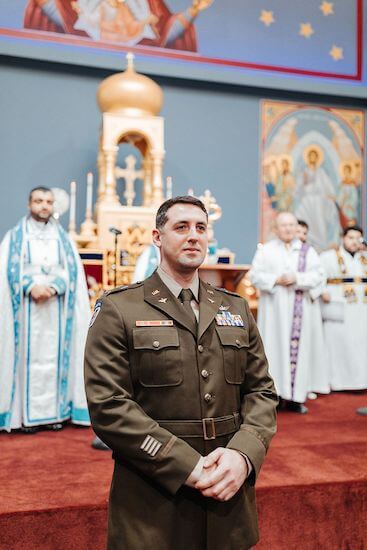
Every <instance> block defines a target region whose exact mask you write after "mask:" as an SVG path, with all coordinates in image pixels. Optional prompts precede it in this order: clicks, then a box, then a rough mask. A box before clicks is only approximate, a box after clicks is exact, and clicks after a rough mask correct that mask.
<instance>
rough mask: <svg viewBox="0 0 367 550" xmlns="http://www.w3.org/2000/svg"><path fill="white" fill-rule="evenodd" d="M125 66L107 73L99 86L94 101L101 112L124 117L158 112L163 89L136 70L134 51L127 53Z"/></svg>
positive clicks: (151, 114) (152, 114) (160, 106)
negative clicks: (120, 70)
mask: <svg viewBox="0 0 367 550" xmlns="http://www.w3.org/2000/svg"><path fill="white" fill-rule="evenodd" d="M126 57H127V69H126V71H124V72H122V73H117V74H114V75H112V76H109V77H108V78H106V79H105V80H103V81H102V83H101V84H100V85H99V87H98V91H97V101H98V105H99V108H100V110H101V111H102V113H114V114H121V115H125V116H126V115H127V116H147V115H149V116H155V115H158V114H159V112H160V110H161V108H162V103H163V92H162V89H161V87H160V86H158V84H157V83H156V82H154V80H152V79H151V78H148V77H147V76H144V75H142V74H139V73H137V72H136V71H135V68H134V64H133V59H134V56H133V54H131V53H129V54H127V56H126Z"/></svg>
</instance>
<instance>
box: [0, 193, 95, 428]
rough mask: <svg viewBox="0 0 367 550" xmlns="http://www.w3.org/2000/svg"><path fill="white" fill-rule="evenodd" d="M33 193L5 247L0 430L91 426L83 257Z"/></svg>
mask: <svg viewBox="0 0 367 550" xmlns="http://www.w3.org/2000/svg"><path fill="white" fill-rule="evenodd" d="M53 203H54V197H53V194H52V191H51V190H50V189H48V188H47V187H37V188H35V189H33V190H32V191H31V193H30V196H29V215H28V216H27V217H25V218H23V219H22V220H20V222H19V223H18V224H17V225H16V226H15V227H14V228H13V229H11V230H10V231H8V233H7V234H6V235H5V238H4V240H3V242H2V243H1V246H0V310H1V316H0V342H1V347H0V388H1V391H0V430H6V431H11V430H13V429H16V428H21V429H22V430H23V431H25V432H27V433H33V432H34V431H36V430H37V429H38V428H39V427H40V426H42V425H43V426H47V427H48V428H50V429H53V430H57V429H60V428H62V422H64V421H66V420H69V419H71V421H72V422H74V423H76V424H84V425H89V415H88V411H87V404H86V398H85V394H84V383H83V352H84V344H85V338H86V333H87V329H88V324H89V319H90V309H89V300H88V291H87V286H86V282H85V277H84V271H83V267H82V265H81V262H80V259H79V256H78V253H77V251H76V249H75V247H74V245H73V243H72V242H71V241H70V239H69V237H68V235H67V234H66V233H65V231H64V230H63V229H62V227H61V226H60V225H58V223H57V222H56V221H55V220H54V219H53V217H52V213H53Z"/></svg>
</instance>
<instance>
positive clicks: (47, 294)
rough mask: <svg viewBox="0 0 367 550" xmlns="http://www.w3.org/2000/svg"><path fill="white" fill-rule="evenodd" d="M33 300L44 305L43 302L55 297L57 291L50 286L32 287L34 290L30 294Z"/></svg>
mask: <svg viewBox="0 0 367 550" xmlns="http://www.w3.org/2000/svg"><path fill="white" fill-rule="evenodd" d="M30 294H31V296H32V299H33V300H34V301H35V302H36V304H42V303H43V302H46V301H47V300H49V299H50V298H52V296H55V294H56V291H55V290H54V289H53V288H52V287H49V286H45V285H34V286H33V287H32V290H31V292H30Z"/></svg>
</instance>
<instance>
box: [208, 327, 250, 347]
mask: <svg viewBox="0 0 367 550" xmlns="http://www.w3.org/2000/svg"><path fill="white" fill-rule="evenodd" d="M216 330H217V333H218V336H219V339H220V341H221V344H222V346H232V347H234V348H239V349H240V348H248V347H249V339H248V332H247V330H245V329H239V328H237V327H216Z"/></svg>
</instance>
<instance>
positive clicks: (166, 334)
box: [133, 327, 179, 351]
mask: <svg viewBox="0 0 367 550" xmlns="http://www.w3.org/2000/svg"><path fill="white" fill-rule="evenodd" d="M133 342H134V349H150V350H154V351H159V350H160V349H164V348H178V347H179V339H178V331H177V328H176V327H160V328H134V329H133Z"/></svg>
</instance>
